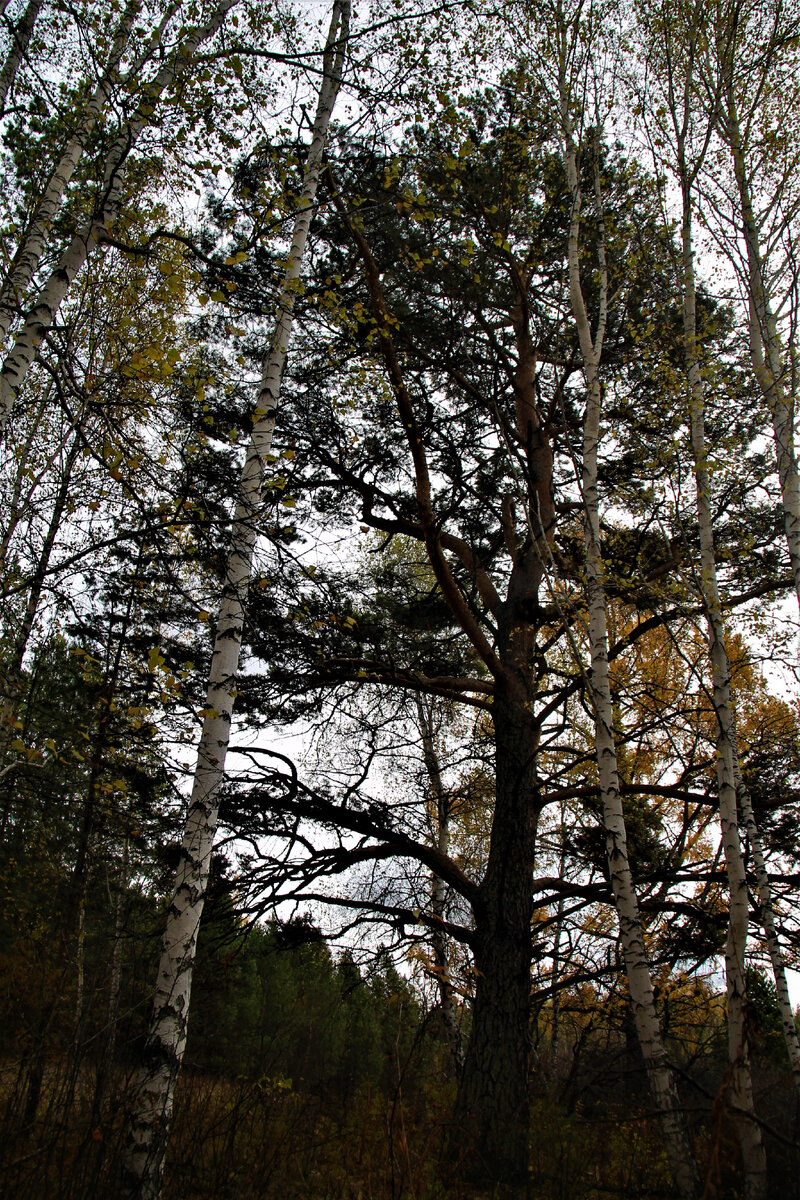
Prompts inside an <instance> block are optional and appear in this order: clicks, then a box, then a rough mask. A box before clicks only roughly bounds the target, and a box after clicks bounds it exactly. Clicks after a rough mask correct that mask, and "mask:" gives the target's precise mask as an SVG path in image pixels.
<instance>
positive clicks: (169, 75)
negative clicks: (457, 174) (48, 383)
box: [0, 0, 239, 431]
mask: <svg viewBox="0 0 800 1200" xmlns="http://www.w3.org/2000/svg"><path fill="white" fill-rule="evenodd" d="M237 3H239V0H218V3H217V4H216V6H215V7H214V9H213V10H212V13H211V15H210V17H209V18H208V20H207V21H205V22H204V23H203V24H202V25H195V26H193V27H191V28H190V29H189V30H188V31H187V32H186V34H185V36H184V37H183V38H182V39H181V41H180V43H179V44H178V46H176V47H174V48H173V49H172V50H171V51H170V53H169V55H168V56H167V58H166V61H165V62H164V63H163V65H161V66H160V67H159V70H158V71H157V72H156V74H155V75H154V77H153V79H152V80H151V81H149V83H148V84H147V85H146V87H145V88H144V89H143V93H144V94H143V96H142V99H141V100H140V102H139V104H138V106H137V108H136V110H135V112H134V113H133V115H132V116H131V117H130V118H129V119H128V120H126V121H124V122H123V124H122V127H121V128H120V130H119V132H118V135H117V137H116V138H115V140H114V142H113V144H112V146H111V148H110V150H109V152H108V154H107V156H106V158H105V169H104V173H103V182H102V186H101V191H100V194H101V200H100V205H99V208H98V210H97V211H96V212H93V213H92V215H91V217H90V219H89V220H88V221H87V222H86V223H85V224H84V225H83V226H82V227H81V228H80V229H79V230H78V231H77V232H76V233H75V234H74V235H73V237H72V238H71V240H70V242H69V244H68V245H67V246H66V248H65V249H64V250H63V252H62V253H61V254H60V256H59V258H58V262H57V264H56V266H55V268H54V269H53V270H52V271H51V272H50V274H49V276H48V277H47V278H46V279H45V281H44V282H43V284H42V285H41V287H40V288H39V289H38V293H37V295H36V298H35V300H34V302H33V304H32V306H31V308H30V310H29V311H28V313H27V315H26V317H25V319H24V321H23V323H22V326H21V328H20V329H19V331H18V333H17V336H16V340H15V342H14V346H13V348H12V349H11V350H10V351H9V352H8V353H7V355H6V357H5V361H4V363H3V366H2V368H0V431H2V429H4V428H5V425H6V423H7V421H8V418H9V415H10V413H11V409H12V407H13V405H14V401H15V399H16V397H17V396H18V394H19V391H20V388H21V387H22V386H23V384H24V382H25V379H26V377H27V374H28V371H29V370H30V368H31V365H32V363H33V362H34V361H35V359H36V355H37V353H38V351H39V347H40V346H41V345H42V342H43V341H44V339H45V337H46V336H47V334H48V332H49V330H50V329H51V327H52V325H53V322H54V320H55V318H56V316H57V314H58V311H59V309H60V307H61V305H62V303H63V301H64V299H65V297H66V296H67V294H68V292H69V290H70V288H71V286H72V284H73V282H74V281H75V278H76V276H77V275H78V273H79V272H80V270H81V269H82V267H83V266H84V264H85V263H86V260H87V258H89V256H90V255H91V254H92V253H93V251H94V250H95V249H96V247H97V246H98V245H100V244H101V243H102V242H103V239H104V238H106V237H108V236H109V234H110V232H111V229H112V226H113V224H114V222H115V221H116V220H117V219H118V218H119V214H120V205H121V203H122V198H123V184H124V167H125V163H126V161H127V159H128V157H129V155H130V152H131V150H132V148H133V147H134V146H135V144H136V142H137V140H138V138H139V137H140V135H141V133H142V132H143V130H144V129H145V128H146V127H147V126H148V125H149V124H150V123H151V119H152V113H153V109H154V107H155V106H156V105H157V104H158V103H159V102H160V101H161V100H162V99H163V98H164V97H165V95H167V94H168V93H169V91H170V89H171V88H172V87H173V85H174V84H175V82H176V80H179V79H180V78H181V76H182V75H185V74H186V73H187V71H188V69H189V64H190V63H191V60H192V56H193V55H194V53H195V52H196V50H197V49H198V47H199V46H201V45H202V44H203V42H205V41H207V40H208V39H209V38H211V37H213V36H214V34H216V33H217V32H218V31H219V29H220V28H221V27H222V25H223V23H224V21H225V18H226V16H227V15H228V13H229V12H230V10H231V9H232V8H233V7H234V6H235V5H236V4H237ZM172 11H173V10H172V9H171V8H170V9H169V10H168V13H169V14H170V15H171V13H172ZM123 30H124V24H123ZM159 30H162V31H163V22H162V25H161V26H160V27H159ZM158 33H159V31H157V35H158ZM157 50H158V46H157V45H151V46H150V48H149V53H150V54H152V55H155V54H156V53H157ZM113 54H114V55H116V49H115V50H114V51H113ZM76 153H77V143H76V145H75V148H74V149H73V150H72V154H71V156H70V160H69V161H70V162H71V160H72V158H74V157H75V154H76ZM57 186H58V187H59V188H60V187H61V185H57ZM14 286H16V285H14Z"/></svg>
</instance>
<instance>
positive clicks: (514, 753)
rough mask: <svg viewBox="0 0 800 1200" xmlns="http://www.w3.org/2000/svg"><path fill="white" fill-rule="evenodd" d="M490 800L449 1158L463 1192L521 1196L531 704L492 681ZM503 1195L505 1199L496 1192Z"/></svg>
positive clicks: (534, 737) (534, 794)
mask: <svg viewBox="0 0 800 1200" xmlns="http://www.w3.org/2000/svg"><path fill="white" fill-rule="evenodd" d="M494 724H495V753H496V796H495V815H494V819H493V822H492V835H491V841H490V846H489V859H488V863H487V868H486V874H485V876H484V879H483V882H482V884H481V887H480V900H479V902H478V903H477V904H476V905H474V916H475V939H474V942H473V952H474V960H475V1000H474V1004H473V1010H472V1032H471V1034H470V1039H469V1043H468V1046H467V1053H466V1057H465V1060H464V1070H463V1073H462V1077H461V1086H460V1088H459V1092H458V1098H457V1103H456V1110H455V1114H454V1119H453V1125H454V1128H453V1132H452V1134H451V1139H450V1157H451V1159H452V1160H453V1161H454V1162H455V1163H456V1164H457V1166H458V1168H459V1170H460V1172H461V1174H462V1175H463V1176H464V1177H465V1178H466V1179H468V1180H469V1181H470V1182H471V1183H474V1184H477V1185H478V1186H484V1187H496V1186H499V1187H501V1188H502V1189H504V1194H508V1195H519V1196H523V1195H525V1189H526V1187H527V1179H528V1139H529V1119H530V1105H529V1095H528V1074H529V1069H530V991H531V917H532V901H531V879H532V876H533V870H534V853H535V845H536V825H537V819H538V815H539V794H538V788H537V783H536V773H535V763H536V753H537V747H538V730H537V729H536V727H535V724H534V720H533V718H532V716H531V712H530V704H529V703H526V699H525V698H524V697H523V696H521V695H514V694H509V689H508V688H507V687H505V686H503V685H502V684H501V683H500V682H498V687H497V694H496V696H495V701H494ZM501 1194H503V1193H501Z"/></svg>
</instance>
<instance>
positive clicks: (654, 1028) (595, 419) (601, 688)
mask: <svg viewBox="0 0 800 1200" xmlns="http://www.w3.org/2000/svg"><path fill="white" fill-rule="evenodd" d="M557 16H558V25H557V38H558V42H557V46H558V49H557V54H558V83H559V100H560V108H561V113H560V116H561V130H562V135H563V146H564V151H563V152H564V160H565V166H566V174H567V181H568V184H569V191H570V196H571V201H572V207H571V214H570V223H569V243H568V246H569V248H568V270H569V294H570V301H571V306H572V315H573V320H574V322H575V327H576V330H577V334H578V341H579V345H580V352H581V358H582V361H583V373H584V377H585V380H586V390H587V395H586V410H585V414H584V421H583V455H582V479H581V495H582V501H583V507H584V539H585V548H586V549H585V554H586V566H585V569H586V587H587V593H588V597H587V598H588V609H589V643H590V650H591V696H592V704H593V708H594V715H595V739H596V753H597V763H598V770H599V779H600V796H601V800H602V805H603V822H604V826H605V831H606V853H607V857H608V870H609V875H610V878H611V885H612V888H613V892H614V903H615V908H616V912H617V917H618V920H619V933H620V941H621V944H622V952H623V955H624V959H625V967H626V971H627V976H628V988H629V992H630V1003H631V1008H632V1011H633V1018H634V1022H635V1026H636V1033H637V1036H638V1039H639V1044H640V1046H641V1049H642V1054H643V1056H644V1061H645V1065H646V1067H647V1073H648V1079H649V1083H650V1090H651V1093H652V1096H653V1100H654V1103H655V1105H656V1108H657V1110H658V1113H659V1116H660V1119H661V1124H662V1128H663V1131H664V1141H665V1144H666V1149H667V1155H668V1158H669V1163H670V1169H671V1171H672V1176H673V1179H674V1180H675V1184H676V1187H677V1189H678V1192H679V1194H680V1195H681V1196H682V1197H685V1198H686V1200H689V1198H690V1197H694V1196H696V1195H697V1194H698V1191H699V1176H698V1173H697V1167H696V1164H695V1159H694V1151H693V1149H692V1143H691V1138H690V1136H689V1129H688V1125H687V1122H686V1117H685V1113H684V1111H683V1109H682V1107H681V1102H680V1099H679V1096H678V1090H677V1086H676V1083H675V1079H674V1076H673V1074H672V1070H671V1068H670V1065H669V1062H668V1060H667V1055H666V1050H665V1047H664V1043H663V1039H662V1037H661V1030H660V1028H659V1023H658V1015H657V1013H656V1005H655V996H654V992H653V982H652V979H651V976H650V968H649V965H648V961H647V951H646V949H645V943H644V934H643V928H642V921H641V916H640V912H639V905H638V899H637V896H636V889H635V886H634V882H633V875H632V872H631V868H630V862H629V860H628V847H627V834H626V829H625V814H624V811H623V807H622V795H621V791H620V783H619V773H618V769H617V753H616V744H615V736H614V715H613V704H612V700H611V686H610V681H609V671H608V628H607V621H606V596H605V584H604V574H605V570H604V564H603V553H602V549H601V539H600V504H599V491H598V467H597V457H598V447H599V444H600V436H601V435H600V420H601V409H602V387H601V377H600V364H601V359H602V354H603V342H604V338H605V330H606V323H607V320H608V305H609V278H608V267H607V263H606V241H605V223H604V212H603V209H604V199H603V193H602V184H601V179H600V164H599V161H598V147H597V136H598V135H597V133H596V132H595V133H593V134H587V135H586V136H585V140H584V145H583V151H584V154H586V155H587V156H588V157H589V158H590V159H593V175H594V206H595V217H596V221H597V247H596V255H597V268H596V269H597V275H598V287H599V299H598V309H597V320H596V326H595V329H594V330H592V327H591V323H590V318H589V313H588V310H587V305H586V299H585V295H584V286H583V282H582V272H581V220H582V211H581V210H582V206H583V203H584V201H583V194H582V186H581V179H580V176H579V162H578V146H577V145H576V138H575V133H574V130H573V112H574V104H575V101H574V94H575V92H576V91H580V90H582V89H581V82H580V77H581V75H582V73H583V71H586V73H587V75H588V74H589V69H587V66H586V65H585V64H584V63H583V62H582V61H581V59H582V57H583V55H582V53H581V47H580V46H576V42H577V29H578V19H577V18H576V20H575V23H574V24H573V23H571V22H570V21H569V20H568V19H565V17H564V14H563V12H562V11H561V9H560V8H559V10H558V14H557ZM589 36H591V31H590V34H589ZM573 39H574V40H573ZM570 77H571V78H570ZM592 141H594V144H592ZM587 143H588V144H587Z"/></svg>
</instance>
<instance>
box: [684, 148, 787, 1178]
mask: <svg viewBox="0 0 800 1200" xmlns="http://www.w3.org/2000/svg"><path fill="white" fill-rule="evenodd" d="M682 186H683V275H684V278H683V329H684V355H685V362H686V371H687V375H688V380H689V405H690V423H691V438H692V451H693V455H694V472H695V488H696V497H697V523H698V530H699V534H700V571H701V589H702V595H703V602H704V605H705V608H706V619H707V622H708V640H709V652H710V657H711V673H712V684H713V700H714V711H715V713H716V716H717V756H716V758H717V762H716V766H717V789H718V792H719V819H720V828H721V832H722V847H723V851H724V854H725V867H726V871H727V875H728V887H729V889H730V912H729V919H728V937H727V942H726V946H725V976H726V983H727V997H728V1059H729V1072H730V1086H729V1090H728V1099H729V1105H730V1109H731V1113H732V1116H733V1119H734V1123H735V1126H736V1132H737V1135H738V1139H739V1145H740V1147H741V1151H742V1164H743V1169H744V1194H745V1197H746V1200H764V1197H766V1194H767V1192H766V1188H767V1173H766V1172H767V1167H766V1158H765V1155H764V1147H763V1144H762V1140H761V1130H760V1128H759V1126H758V1124H757V1123H756V1121H755V1117H754V1107H753V1082H752V1076H751V1071H750V1051H749V1046H748V1037H747V986H746V974H745V952H746V949H747V930H748V924H749V900H748V893H747V878H746V874H745V866H744V856H743V854H742V845H741V840H740V837H739V818H738V809H737V804H736V782H735V767H734V763H735V753H736V740H735V733H734V721H733V706H732V702H731V687H730V668H729V663H728V655H727V652H726V650H725V631H724V626H723V621H722V605H721V603H720V596H719V587H718V583H717V565H716V557H715V553H714V530H713V522H712V518H711V503H710V488H709V479H708V465H707V459H708V454H707V446H706V435H705V422H704V409H705V402H704V389H703V378H702V374H701V371H700V364H699V360H698V354H697V315H696V295H695V283H694V258H693V251H692V228H691V198H690V195H689V190H688V186H687V182H686V173H685V171H683V179H682Z"/></svg>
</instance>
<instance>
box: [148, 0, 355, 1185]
mask: <svg viewBox="0 0 800 1200" xmlns="http://www.w3.org/2000/svg"><path fill="white" fill-rule="evenodd" d="M349 19H350V7H349V3H348V0H336V3H335V4H334V8H333V15H332V18H331V23H330V28H329V30H328V36H327V41H326V43H325V53H324V57H323V76H322V83H321V87H320V92H319V97H318V101H317V110H316V116H315V119H314V124H313V131H312V138H311V142H310V145H309V148H308V154H307V157H306V162H305V167H304V175H303V184H302V188H301V192H300V196H299V198H298V202H297V208H298V211H297V217H296V219H295V224H294V230H293V234H292V242H291V247H290V250H289V255H288V261H287V267H286V273H285V276H284V285H283V291H282V294H281V297H280V302H279V307H278V317H277V323H276V327H275V331H274V334H273V337H272V349H271V351H270V354H269V355H268V356H267V358H266V359H265V362H264V369H263V374H262V379H261V386H260V388H259V392H258V397H257V401H256V405H255V408H254V410H253V431H252V435H251V438H250V443H249V445H248V447H247V451H246V454H245V460H244V464H243V466H242V471H241V475H240V478H239V482H238V487H237V495H236V508H235V511H234V515H233V524H232V527H231V535H230V550H229V554H228V561H227V570H226V577H225V585H224V589H223V594H222V599H221V603H220V608H219V611H218V613H217V618H216V634H215V639H214V647H213V652H212V660H211V670H210V673H209V679H208V689H207V693H206V703H205V709H204V718H203V730H202V733H201V737H200V743H199V746H198V752H197V766H196V768H195V775H194V781H193V786H192V794H191V798H190V801H189V809H188V813H187V817H186V823H185V828H184V836H183V842H182V846H181V863H180V866H179V868H178V873H177V876H176V881H175V892H174V896H173V899H172V903H171V905H170V909H169V913H168V918H167V923H166V928H165V931H164V938H163V945H162V955H161V961H160V963H159V966H158V975H157V981H156V993H155V1004H154V1013H153V1020H152V1024H151V1027H150V1032H149V1036H148V1043H147V1047H146V1049H145V1051H144V1063H145V1065H144V1066H143V1067H142V1069H141V1072H140V1075H139V1079H138V1082H137V1089H136V1099H135V1102H134V1105H133V1111H132V1116H131V1120H130V1124H129V1128H128V1134H127V1138H128V1142H127V1153H126V1182H125V1189H126V1194H127V1195H130V1196H132V1197H133V1196H135V1197H137V1198H141V1200H151V1198H152V1200H154V1198H155V1197H157V1196H158V1195H159V1194H160V1189H161V1175H162V1171H163V1161H164V1152H165V1149H166V1138H167V1135H168V1131H169V1124H170V1118H171V1113H172V1104H173V1096H174V1089H175V1083H176V1079H177V1075H178V1071H179V1069H180V1064H181V1059H182V1057H183V1051H184V1047H185V1045H186V1029H187V1021H188V1017H189V997H190V992H191V981H192V968H193V964H194V958H195V951H196V945H197V936H198V931H199V926H200V919H201V916H202V911H203V901H204V897H205V891H206V887H207V883H208V878H209V868H210V861H211V851H212V845H213V840H214V834H215V831H216V826H217V819H218V812H219V799H218V792H219V788H220V785H221V783H222V779H223V773H224V769H225V758H226V754H227V749H228V744H229V738H230V725H231V717H232V713H233V705H234V700H235V695H236V675H237V671H238V665H239V654H240V650H241V645H242V636H243V625H244V620H245V610H246V604H247V591H248V586H249V582H250V576H251V572H252V566H253V555H254V551H255V545H256V538H257V532H258V514H259V509H260V505H261V498H262V489H263V486H264V480H265V474H266V470H267V467H268V464H269V460H270V454H271V447H272V435H273V430H274V428H275V418H276V412H277V406H278V400H279V394H280V387H281V379H282V376H283V371H284V366H285V362H286V354H287V351H288V346H289V340H290V337H291V332H292V323H293V314H294V307H295V301H296V297H297V293H298V288H299V281H300V272H301V269H302V264H303V255H304V252H305V247H306V241H307V238H308V232H309V227H310V224H311V218H312V215H313V211H314V204H315V199H316V193H317V186H318V183H319V178H320V174H321V171H322V166H323V157H324V152H325V142H326V138H327V133H328V126H329V124H330V119H331V115H332V113H333V108H334V104H335V102H336V97H337V94H338V91H339V87H340V85H341V80H342V71H343V68H344V61H345V52H346V44H347V37H348V30H349Z"/></svg>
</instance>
